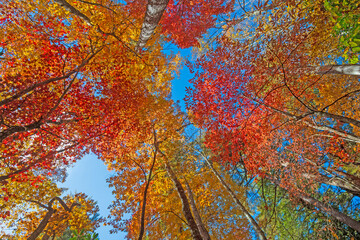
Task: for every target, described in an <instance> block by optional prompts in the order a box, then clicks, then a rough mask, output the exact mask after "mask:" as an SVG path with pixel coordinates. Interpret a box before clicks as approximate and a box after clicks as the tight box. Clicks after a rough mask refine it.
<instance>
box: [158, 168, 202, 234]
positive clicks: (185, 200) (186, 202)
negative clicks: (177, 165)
mask: <svg viewBox="0 0 360 240" xmlns="http://www.w3.org/2000/svg"><path fill="white" fill-rule="evenodd" d="M165 168H166V171H167V173H168V174H169V176H170V178H171V180H172V181H173V183H174V185H175V188H176V191H177V193H178V194H179V197H180V199H181V203H182V209H183V213H184V215H185V218H186V221H187V223H188V225H189V227H190V230H191V235H192V237H193V239H195V240H203V238H202V237H201V234H200V230H199V229H198V226H197V225H196V222H195V220H194V217H193V216H192V214H191V209H190V204H189V200H188V198H187V196H186V194H185V190H184V188H183V187H182V185H181V183H180V182H179V180H178V179H177V177H176V175H175V173H174V171H173V170H172V168H171V167H170V164H169V163H168V162H167V163H166V164H165Z"/></svg>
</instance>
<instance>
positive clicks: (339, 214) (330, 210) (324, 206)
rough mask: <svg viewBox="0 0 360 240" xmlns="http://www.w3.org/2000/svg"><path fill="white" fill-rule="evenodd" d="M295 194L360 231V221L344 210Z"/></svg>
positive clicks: (301, 194)
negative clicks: (343, 211)
mask: <svg viewBox="0 0 360 240" xmlns="http://www.w3.org/2000/svg"><path fill="white" fill-rule="evenodd" d="M268 179H269V180H270V181H271V182H273V183H274V184H276V185H277V186H279V187H281V186H280V182H279V181H278V180H275V179H271V178H268ZM281 188H282V189H284V188H283V187H281ZM284 190H286V189H284ZM295 196H296V197H298V198H300V199H301V200H303V201H304V202H306V203H308V204H310V205H311V206H314V207H315V208H318V209H320V211H322V212H323V213H326V214H328V215H329V216H331V217H333V218H335V219H337V220H338V221H340V222H342V223H344V224H346V225H347V226H349V227H351V228H352V229H354V230H355V231H357V232H359V233H360V222H358V221H356V220H354V219H352V218H351V217H349V216H348V215H346V214H344V213H342V212H339V211H338V210H336V209H335V208H333V207H331V206H330V205H328V204H325V203H323V202H320V201H319V200H316V199H315V198H313V197H310V196H308V195H306V194H304V193H300V192H297V193H296V194H295Z"/></svg>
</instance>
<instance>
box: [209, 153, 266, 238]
mask: <svg viewBox="0 0 360 240" xmlns="http://www.w3.org/2000/svg"><path fill="white" fill-rule="evenodd" d="M205 161H206V162H207V164H208V165H209V167H210V169H211V171H212V172H213V173H214V174H215V176H216V177H217V179H218V180H219V181H220V183H221V185H222V186H223V187H224V188H225V189H226V190H227V191H228V193H229V194H230V195H231V197H232V198H233V200H234V202H235V203H236V204H237V205H238V206H239V208H240V210H241V211H242V212H243V213H244V215H245V217H246V218H247V219H248V221H249V222H250V224H251V225H252V226H253V227H254V230H255V232H256V234H257V235H258V237H259V239H260V240H266V239H267V238H266V236H265V233H264V231H263V230H262V229H261V227H260V226H259V224H258V223H257V222H256V221H255V219H254V218H253V217H252V216H251V214H250V213H249V211H248V210H246V208H245V206H244V205H243V204H242V203H241V202H240V200H239V199H238V198H237V197H236V194H235V193H234V192H233V190H232V189H231V188H230V187H229V185H227V184H226V182H225V181H224V179H223V178H222V177H221V175H220V174H219V173H218V172H217V171H216V169H215V168H214V166H213V165H212V163H211V162H210V161H209V160H208V159H207V158H206V157H205Z"/></svg>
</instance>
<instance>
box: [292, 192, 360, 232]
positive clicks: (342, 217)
mask: <svg viewBox="0 0 360 240" xmlns="http://www.w3.org/2000/svg"><path fill="white" fill-rule="evenodd" d="M297 196H298V197H299V198H300V199H301V200H303V201H305V202H307V203H309V204H311V205H313V206H314V207H316V208H318V209H320V210H321V211H322V212H324V213H327V214H328V215H329V216H331V217H333V218H335V219H337V220H338V221H340V222H342V223H344V224H346V225H347V226H349V227H351V228H352V229H354V230H355V231H357V232H359V233H360V222H358V221H356V220H354V219H352V218H351V217H349V216H348V215H346V214H344V213H342V212H339V211H338V210H336V209H334V208H332V207H331V206H329V205H327V204H325V203H323V202H320V201H318V200H316V199H315V198H312V197H310V196H307V195H305V194H302V193H299V194H297Z"/></svg>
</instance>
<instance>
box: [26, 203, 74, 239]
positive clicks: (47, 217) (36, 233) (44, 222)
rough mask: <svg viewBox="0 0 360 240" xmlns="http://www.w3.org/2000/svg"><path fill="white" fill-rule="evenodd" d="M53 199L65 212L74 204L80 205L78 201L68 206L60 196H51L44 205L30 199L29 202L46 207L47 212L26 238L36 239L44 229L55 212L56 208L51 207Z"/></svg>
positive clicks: (69, 210)
mask: <svg viewBox="0 0 360 240" xmlns="http://www.w3.org/2000/svg"><path fill="white" fill-rule="evenodd" d="M55 201H58V202H59V203H60V204H61V206H62V207H63V208H64V209H65V211H67V212H71V211H72V209H73V208H74V207H76V206H81V205H80V204H79V203H72V204H71V206H70V207H68V206H67V205H66V203H65V202H64V201H63V200H62V199H61V198H60V197H54V198H52V199H51V200H50V201H49V203H48V205H47V206H45V205H43V204H41V203H39V202H37V201H32V200H30V202H33V203H36V204H38V205H39V206H41V207H43V208H45V209H47V210H48V212H47V213H46V214H45V216H44V217H43V219H42V220H41V222H40V224H39V226H38V227H37V228H36V229H35V230H34V232H32V233H31V235H30V236H29V237H28V238H27V240H36V239H37V238H38V237H39V235H40V234H41V233H42V232H43V231H44V229H45V228H46V226H47V224H48V223H49V220H50V218H51V217H52V215H53V214H54V213H55V212H56V210H55V209H53V208H52V205H53V203H54V202H55ZM46 235H47V234H45V238H46Z"/></svg>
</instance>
